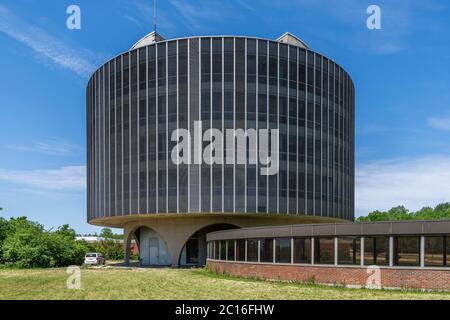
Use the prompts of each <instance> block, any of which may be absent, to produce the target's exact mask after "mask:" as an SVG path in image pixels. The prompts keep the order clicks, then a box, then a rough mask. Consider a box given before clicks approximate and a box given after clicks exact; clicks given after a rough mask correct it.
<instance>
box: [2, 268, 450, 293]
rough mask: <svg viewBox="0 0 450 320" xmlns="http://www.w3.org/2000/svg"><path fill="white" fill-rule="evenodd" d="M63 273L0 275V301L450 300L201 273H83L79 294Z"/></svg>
mask: <svg viewBox="0 0 450 320" xmlns="http://www.w3.org/2000/svg"><path fill="white" fill-rule="evenodd" d="M67 277H68V275H67V274H66V272H65V269H47V270H43V269H35V270H15V269H0V299H167V300H174V299H194V300H195V299H247V300H254V299H337V300H343V299H450V293H438V292H433V293H432V292H415V291H396V290H367V289H347V288H341V287H328V286H320V285H312V284H311V285H309V284H296V283H288V282H275V281H262V280H253V279H240V278H235V277H230V276H223V275H216V274H213V273H210V272H209V271H207V270H204V269H188V270H181V269H169V268H165V269H137V268H135V269H116V268H110V267H104V268H98V269H97V268H82V269H81V289H79V290H69V289H67V288H66V280H67Z"/></svg>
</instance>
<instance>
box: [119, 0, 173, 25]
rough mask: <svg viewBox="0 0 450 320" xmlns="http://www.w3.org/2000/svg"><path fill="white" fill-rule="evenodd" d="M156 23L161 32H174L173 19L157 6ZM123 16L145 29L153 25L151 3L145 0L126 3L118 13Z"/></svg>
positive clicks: (133, 0)
mask: <svg viewBox="0 0 450 320" xmlns="http://www.w3.org/2000/svg"><path fill="white" fill-rule="evenodd" d="M157 13H158V14H157V25H158V29H161V30H162V32H163V33H165V32H174V31H175V30H176V29H177V26H176V25H175V24H174V23H173V22H172V21H173V19H171V18H170V15H169V14H167V13H166V11H165V10H164V9H163V8H158V11H157ZM120 14H121V15H122V16H123V18H125V19H126V20H128V21H130V22H132V23H134V24H135V25H137V26H139V27H140V28H142V29H145V30H146V31H149V30H151V29H152V27H153V4H152V2H151V1H147V0H132V1H129V2H127V3H126V6H125V7H124V8H122V11H121V13H120Z"/></svg>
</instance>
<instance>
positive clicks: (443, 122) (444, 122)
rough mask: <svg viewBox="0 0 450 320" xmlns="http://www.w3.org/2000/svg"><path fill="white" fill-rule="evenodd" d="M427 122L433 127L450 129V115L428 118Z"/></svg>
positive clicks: (444, 129)
mask: <svg viewBox="0 0 450 320" xmlns="http://www.w3.org/2000/svg"><path fill="white" fill-rule="evenodd" d="M427 123H428V126H429V127H431V128H433V129H438V130H443V131H450V117H442V118H437V117H430V118H428V119H427Z"/></svg>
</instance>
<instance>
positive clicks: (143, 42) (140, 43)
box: [130, 31, 166, 50]
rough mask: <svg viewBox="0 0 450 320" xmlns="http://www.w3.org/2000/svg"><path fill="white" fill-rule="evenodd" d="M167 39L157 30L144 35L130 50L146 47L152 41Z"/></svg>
mask: <svg viewBox="0 0 450 320" xmlns="http://www.w3.org/2000/svg"><path fill="white" fill-rule="evenodd" d="M164 40H166V39H164V37H163V36H161V35H160V34H159V33H157V32H156V31H153V32H151V33H149V34H147V35H146V36H145V37H143V38H142V39H141V40H139V41H138V42H136V43H135V44H134V46H132V47H131V49H130V50H134V49H137V48H140V47H145V46H148V45H150V44H152V43H156V42H160V41H164Z"/></svg>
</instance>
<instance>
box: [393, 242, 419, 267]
mask: <svg viewBox="0 0 450 320" xmlns="http://www.w3.org/2000/svg"><path fill="white" fill-rule="evenodd" d="M394 265H395V266H419V265H420V237H418V236H415V237H410V236H408V237H406V236H404V237H403V236H402V237H395V238H394Z"/></svg>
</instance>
